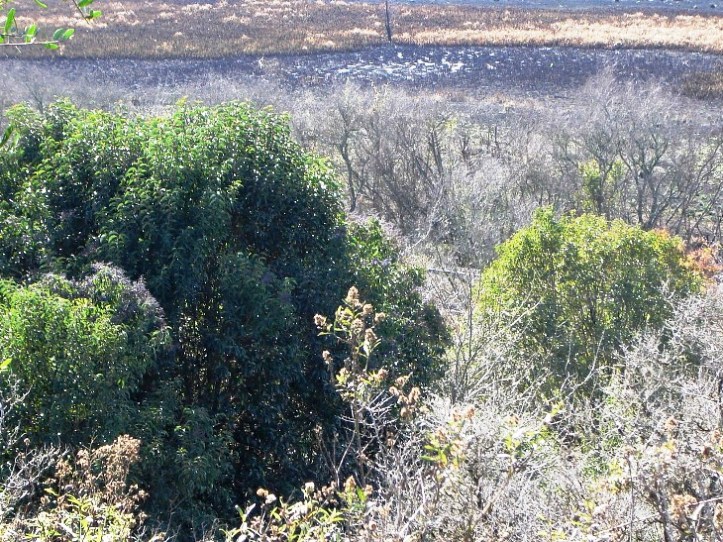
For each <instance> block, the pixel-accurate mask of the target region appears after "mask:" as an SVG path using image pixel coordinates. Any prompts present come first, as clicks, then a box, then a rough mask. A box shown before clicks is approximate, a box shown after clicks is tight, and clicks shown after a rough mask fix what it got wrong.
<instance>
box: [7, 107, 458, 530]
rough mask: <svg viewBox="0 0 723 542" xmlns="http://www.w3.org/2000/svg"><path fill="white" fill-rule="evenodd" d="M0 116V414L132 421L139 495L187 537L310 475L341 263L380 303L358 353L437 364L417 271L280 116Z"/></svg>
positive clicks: (219, 111) (329, 427)
mask: <svg viewBox="0 0 723 542" xmlns="http://www.w3.org/2000/svg"><path fill="white" fill-rule="evenodd" d="M9 117H10V119H11V122H12V124H13V126H14V129H15V132H14V134H15V137H16V140H15V141H14V143H13V144H12V146H10V147H7V148H4V149H3V153H2V156H1V157H0V163H1V165H0V191H1V192H2V203H0V219H1V220H2V224H3V228H2V233H1V234H0V273H2V275H3V276H4V277H5V279H4V282H3V283H2V290H1V291H2V297H1V299H0V301H1V303H0V305H1V306H2V308H1V309H0V310H1V311H2V314H3V323H2V339H0V356H1V357H2V359H8V360H9V367H10V375H11V377H12V380H13V382H15V384H16V385H17V387H18V389H20V390H28V392H27V393H28V394H27V396H26V397H25V398H24V400H23V401H22V404H21V405H18V407H17V408H16V409H14V410H13V417H12V418H11V420H15V421H16V423H17V424H18V426H19V427H21V428H22V429H21V431H22V432H23V434H24V435H26V436H27V437H28V438H29V439H30V441H31V444H30V445H32V446H36V447H37V446H41V445H56V446H57V445H61V446H67V445H89V444H91V443H93V444H94V445H99V444H110V443H112V442H113V441H114V439H116V438H117V437H119V436H120V435H130V436H131V437H133V438H136V439H138V440H139V441H140V452H139V458H140V459H139V460H138V461H137V463H136V464H135V466H134V467H133V469H134V470H133V472H134V473H135V478H134V479H136V480H140V481H142V485H143V487H144V488H145V489H147V490H149V494H150V500H149V501H147V502H146V509H147V510H151V511H153V512H154V513H155V514H156V517H168V516H169V515H170V518H171V522H170V523H171V525H176V526H181V525H182V526H184V529H187V530H189V531H187V532H186V535H189V536H190V532H191V530H192V529H193V528H200V526H201V525H203V524H204V523H207V524H208V523H211V522H213V521H214V520H215V518H217V517H223V516H224V515H226V516H228V514H229V513H232V512H233V506H234V505H235V504H237V503H239V502H241V501H243V500H244V499H247V498H249V497H251V496H252V495H253V492H255V490H256V488H257V487H259V486H261V485H263V486H265V487H270V488H273V489H274V490H277V491H283V492H288V491H290V490H291V489H292V488H294V487H298V486H299V484H301V483H302V482H305V481H308V480H313V479H318V478H325V477H326V476H327V475H328V471H327V470H325V469H326V467H327V465H326V463H325V460H324V457H323V455H322V453H321V451H322V449H323V446H324V445H325V443H327V441H328V440H329V439H330V438H332V435H335V434H336V433H337V430H336V429H337V428H336V425H337V424H338V414H339V411H340V409H341V408H342V402H341V401H340V400H339V398H338V396H337V393H336V391H335V389H334V386H333V385H332V384H330V382H329V380H328V377H327V374H328V369H327V367H326V366H325V364H324V361H323V359H322V357H321V355H320V353H321V347H320V345H321V342H320V341H321V339H319V338H317V337H316V334H317V331H316V329H315V327H314V324H313V316H314V315H315V314H316V313H317V312H326V313H333V310H334V308H335V307H336V303H337V300H338V299H339V298H341V297H343V294H342V292H345V291H346V290H347V289H348V288H349V287H350V286H351V285H352V284H358V285H359V287H361V288H364V291H368V292H370V295H369V298H370V299H369V300H370V302H373V303H374V304H375V305H376V306H377V307H378V308H379V310H381V311H384V312H387V313H388V314H389V318H387V319H386V320H385V322H384V323H383V324H382V325H381V326H380V327H381V328H383V330H385V332H386V333H389V334H390V336H393V337H395V340H392V341H389V342H388V343H387V344H386V345H385V347H384V348H380V351H379V354H378V356H377V357H378V360H379V361H378V362H379V363H383V364H384V366H385V367H387V369H388V370H389V371H390V372H391V373H392V374H396V375H397V376H401V375H407V374H412V378H413V379H414V381H415V382H416V383H417V384H418V385H421V386H431V385H433V383H434V381H435V379H436V378H437V377H438V376H439V375H440V374H441V371H442V366H441V358H442V354H443V352H444V346H445V341H446V331H445V327H444V325H443V323H442V321H441V318H440V316H439V314H438V313H437V312H436V310H435V309H434V308H433V307H432V306H431V305H428V304H426V303H425V302H423V300H422V299H421V297H420V295H419V293H418V291H417V290H418V287H419V286H420V285H421V284H422V281H423V274H422V273H421V272H420V271H419V270H415V269H408V268H406V267H404V266H402V264H401V263H400V261H399V259H398V256H397V253H396V250H395V248H394V246H393V245H392V244H391V243H390V242H389V241H388V240H387V239H386V238H385V237H384V236H383V235H382V233H381V230H380V228H379V227H378V226H377V225H374V224H370V225H364V224H353V223H349V222H347V220H346V219H345V217H344V214H343V212H342V209H341V204H340V200H339V197H338V189H337V185H336V181H335V179H334V176H333V174H332V173H331V170H330V169H329V167H328V165H327V164H326V163H325V162H324V161H322V160H320V159H318V158H316V157H313V156H311V155H309V154H307V153H305V152H303V151H302V150H301V149H300V147H299V146H298V145H296V144H295V143H294V142H293V141H292V139H291V137H290V135H289V130H288V127H287V122H286V119H284V118H280V117H278V116H277V115H275V114H273V113H271V112H269V111H265V110H264V111H261V110H256V109H254V108H253V107H251V106H249V105H246V104H241V103H230V104H226V105H223V106H219V107H212V108H210V107H202V106H196V105H193V106H190V105H179V107H178V108H177V109H176V111H175V112H174V113H173V114H172V115H170V116H164V117H147V118H146V117H132V116H124V115H121V114H111V113H106V112H100V111H88V110H83V109H79V108H77V107H75V106H74V105H72V104H70V103H69V102H63V101H61V102H57V103H54V104H53V105H52V106H50V107H48V108H47V110H46V111H45V113H44V114H42V115H41V114H37V113H34V112H33V111H31V110H30V109H29V108H27V107H22V106H21V107H18V108H15V109H13V110H11V111H10V112H9ZM326 348H329V349H330V350H331V351H332V353H335V352H336V350H338V349H339V348H341V346H340V345H336V344H331V345H328V346H327V347H326ZM339 359H343V358H342V357H341V356H339ZM3 386H4V387H5V384H3ZM16 453H17V450H16V449H14V448H12V447H11V448H8V449H6V450H4V452H3V457H4V459H5V460H8V461H11V460H12V457H13V455H14V454H16Z"/></svg>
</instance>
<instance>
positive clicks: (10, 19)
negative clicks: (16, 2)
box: [4, 8, 15, 36]
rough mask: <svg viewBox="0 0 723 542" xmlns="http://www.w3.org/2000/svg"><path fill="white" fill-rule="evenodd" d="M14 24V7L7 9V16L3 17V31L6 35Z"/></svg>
mask: <svg viewBox="0 0 723 542" xmlns="http://www.w3.org/2000/svg"><path fill="white" fill-rule="evenodd" d="M14 24H15V8H13V9H11V10H9V11H8V14H7V17H6V18H5V31H4V34H5V35H6V36H7V35H8V34H10V31H11V30H12V29H13V25H14Z"/></svg>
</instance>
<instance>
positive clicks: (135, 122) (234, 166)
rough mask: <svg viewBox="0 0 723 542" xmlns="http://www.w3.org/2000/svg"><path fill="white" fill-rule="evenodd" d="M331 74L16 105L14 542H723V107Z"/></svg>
mask: <svg viewBox="0 0 723 542" xmlns="http://www.w3.org/2000/svg"><path fill="white" fill-rule="evenodd" d="M216 83H217V82H214V85H213V90H212V91H211V90H210V87H209V88H201V89H200V90H199V92H214V93H216V94H215V96H216V97H218V96H220V95H222V94H224V93H223V92H220V91H219V90H218V89H219V87H218V85H217V84H216ZM227 83H228V82H227ZM247 90H248V89H245V88H244V89H241V90H239V89H238V88H236V91H237V92H244V93H245V92H246V91H247ZM256 90H257V91H258V92H260V93H261V94H265V93H264V92H261V91H260V90H259V89H258V88H256ZM261 90H267V89H266V88H264V89H261ZM169 92H171V91H169ZM331 92H332V93H333V94H329V95H326V94H322V91H314V92H308V93H306V94H304V93H299V94H293V95H289V96H287V95H286V94H284V95H283V96H282V95H281V94H279V95H277V96H276V97H273V96H272V98H271V99H273V100H276V101H277V103H279V104H281V107H283V108H284V109H289V110H292V111H293V116H292V118H291V121H292V129H289V128H288V127H287V124H286V121H287V120H288V119H285V118H284V119H280V118H279V117H277V116H275V115H274V114H272V113H270V112H269V111H265V110H264V111H256V110H254V109H253V108H251V107H249V106H246V105H242V104H228V105H222V106H219V107H200V106H195V105H194V106H188V105H184V104H182V105H180V106H174V107H173V108H172V111H171V113H170V114H169V115H165V116H159V117H151V116H133V115H129V114H127V113H123V114H118V113H108V112H99V111H94V112H89V111H84V110H79V109H77V108H75V107H73V106H71V105H70V104H68V103H66V102H59V103H51V104H49V103H47V102H43V101H42V100H43V99H44V98H43V96H40V97H39V98H40V101H39V102H38V106H39V107H38V108H39V109H41V110H42V112H41V113H34V112H33V111H32V110H31V109H29V108H27V107H24V108H20V109H16V110H14V111H13V112H11V113H10V115H11V118H12V119H13V121H14V124H15V125H16V133H17V134H18V136H19V140H18V141H17V142H16V143H15V144H14V146H12V147H9V148H6V149H5V150H4V151H3V154H2V158H1V160H2V163H1V164H0V166H1V167H0V188H1V189H2V191H3V192H2V195H3V199H2V203H1V204H0V212H1V213H2V220H3V228H2V230H1V231H0V253H1V255H2V259H1V260H0V267H1V268H2V274H3V281H2V282H1V283H0V284H2V286H1V287H0V301H1V303H0V305H1V310H2V315H1V316H2V317H3V318H2V322H0V330H2V335H1V336H0V348H1V350H0V360H6V361H3V362H2V363H0V373H1V374H2V376H0V378H2V382H3V385H2V386H0V445H1V447H0V449H3V450H7V452H6V453H5V454H4V455H3V457H2V459H3V464H2V473H1V474H2V478H1V479H2V480H3V484H4V485H3V486H2V488H1V490H0V517H1V518H2V521H1V522H0V539H2V538H4V539H7V540H17V539H21V538H22V537H26V538H31V539H33V538H35V539H40V540H43V539H45V540H53V541H58V540H63V541H64V540H68V541H69V540H76V539H92V538H93V537H95V538H102V537H103V536H106V537H107V538H108V537H110V538H112V539H114V540H115V539H117V540H133V539H137V540H145V541H148V540H162V539H171V540H173V539H182V538H188V539H193V540H205V541H210V540H221V539H226V540H232V541H234V542H236V541H242V540H245V541H249V540H257V541H265V542H276V541H280V540H305V541H307V540H322V539H323V540H339V541H341V540H349V541H355V542H361V541H376V540H390V541H399V542H402V541H404V542H409V541H412V540H433V541H436V540H438V541H445V542H446V541H449V540H516V541H525V540H541V541H545V540H549V541H561V540H571V541H578V540H583V539H584V540H590V541H596V542H603V541H605V542H610V541H616V542H617V541H620V542H623V541H625V542H628V541H630V540H665V541H666V542H673V541H676V542H682V541H686V542H687V541H694V540H717V539H720V538H721V537H722V536H723V490H722V489H721V484H720V469H721V465H723V441H722V440H721V436H720V431H721V428H722V427H723V425H722V422H721V408H720V405H721V390H723V386H722V385H721V382H722V381H723V380H722V379H723V377H722V373H721V369H720V363H719V359H720V356H721V354H722V353H723V349H722V348H723V347H721V345H723V337H722V335H721V329H723V327H721V317H720V315H721V314H723V312H721V308H722V307H723V295H721V291H720V288H719V287H717V286H716V285H715V278H716V274H717V273H719V272H720V266H719V265H718V264H717V263H716V255H717V246H716V244H715V242H716V241H718V240H719V237H720V223H721V216H722V215H721V213H720V202H721V199H720V198H721V194H722V193H723V192H721V189H720V188H721V186H723V184H722V183H723V176H722V174H723V170H722V164H723V153H722V152H721V148H722V147H721V145H720V137H719V122H718V121H716V120H715V119H713V120H710V119H707V120H706V119H703V117H702V114H701V116H693V117H690V118H695V119H696V122H695V123H690V122H687V120H686V115H690V114H691V112H690V110H688V111H685V110H683V109H682V107H683V105H684V104H683V103H682V102H680V101H676V99H675V98H674V97H671V96H669V95H667V94H664V93H662V92H661V91H659V90H656V89H653V88H648V87H645V88H634V87H625V86H621V85H618V84H616V83H614V82H613V81H610V80H609V79H607V78H606V77H601V78H599V79H598V80H596V81H595V82H594V83H593V84H591V85H589V86H588V87H587V88H584V89H581V90H580V97H579V99H578V100H576V101H572V102H571V103H570V104H569V108H566V110H565V113H564V114H562V113H558V112H550V113H549V114H547V115H546V114H545V113H543V112H539V111H531V110H517V109H516V106H510V110H509V111H508V110H507V109H505V111H504V112H502V106H500V107H497V108H496V106H495V105H489V104H487V105H484V104H483V105H480V106H479V107H472V105H471V104H470V102H457V103H452V104H450V103H446V102H444V101H441V100H438V99H434V98H433V97H430V96H427V97H424V98H411V97H410V96H409V95H407V94H404V93H400V92H396V91H392V90H389V89H387V90H384V91H382V92H372V91H366V90H364V89H359V88H355V87H353V86H346V87H344V88H343V89H332V91H331ZM162 93H163V91H159V95H158V97H157V98H158V99H159V100H161V98H162V99H163V100H165V99H166V97H167V96H165V95H163V96H161V94H162ZM259 95H260V94H259ZM320 96H323V97H321V98H320ZM264 99H266V98H264ZM320 104H321V105H322V106H323V107H320ZM155 105H164V104H161V103H160V102H158V103H156V104H155ZM506 107H507V106H505V108H506ZM291 130H293V133H294V134H295V137H298V138H299V139H300V141H301V145H303V146H305V147H306V148H307V149H315V150H317V151H319V152H323V153H325V154H328V155H330V156H331V158H332V163H333V164H334V165H335V166H336V169H337V171H338V175H339V177H338V179H339V180H338V181H337V180H336V178H335V177H334V175H333V173H332V170H331V168H330V166H329V165H328V164H327V163H325V162H323V161H321V160H318V159H316V158H314V157H313V156H311V155H308V154H306V153H305V152H302V150H301V147H300V146H297V145H296V144H294V143H292V141H291V139H292V138H291V135H290V131H291ZM337 183H338V184H337ZM345 196H347V197H348V198H349V199H347V200H345V199H344V197H345ZM347 202H348V203H349V207H351V208H354V211H355V213H358V214H362V215H363V214H372V215H376V216H379V217H381V220H382V225H380V224H378V223H376V222H372V223H356V222H352V221H350V220H349V219H347V218H346V217H345V216H344V211H343V207H344V204H345V203H347ZM540 207H544V208H543V209H542V210H539V208H540ZM536 209H538V210H536ZM383 230H384V231H386V232H389V231H392V232H395V233H396V235H397V240H398V241H399V245H401V247H402V249H403V250H404V252H405V258H404V259H405V261H407V262H408V261H416V262H421V263H422V264H423V265H424V266H425V267H427V268H429V271H428V273H427V274H426V276H425V274H424V273H423V272H422V271H421V270H419V269H414V268H409V267H406V266H404V265H402V258H401V257H400V256H399V250H398V247H397V246H395V244H394V243H391V242H390V241H389V240H387V239H386V238H385V235H384V234H383ZM675 235H680V236H681V238H678V237H676V236H675ZM500 242H502V244H501V245H500V246H499V248H498V250H497V251H496V252H495V251H494V249H493V247H494V246H495V245H496V244H498V243H500ZM686 242H687V243H688V244H687V245H686V244H684V243H686ZM490 262H491V263H490ZM352 285H354V286H356V287H355V288H350V287H351V286H352ZM357 288H358V289H357ZM340 299H342V302H341V304H339V300H340ZM427 299H434V300H435V301H436V302H437V306H440V307H442V309H443V310H444V314H445V316H446V319H445V321H444V323H446V324H448V325H449V329H450V332H447V331H446V329H445V326H444V325H443V321H442V319H441V317H440V315H439V313H438V312H437V310H436V309H435V308H434V306H432V305H431V304H427V303H425V302H424V300H427ZM25 315H27V318H26V316H25ZM109 383H112V384H113V385H112V386H111V387H109V388H108V389H106V387H105V386H106V385H107V384H109ZM96 385H98V386H100V387H99V388H97V387H96ZM58 433H60V435H61V437H60V438H59V437H58ZM59 445H60V446H59ZM71 445H72V446H71ZM136 484H141V485H140V487H139V486H137V485H136ZM234 504H237V505H239V506H240V508H239V510H238V513H237V514H232V515H231V516H229V515H228V512H229V511H230V510H232V506H233V505H234ZM224 512H225V515H224ZM145 514H151V517H150V518H147V517H146V515H145ZM144 529H145V530H144ZM159 529H161V530H168V529H171V531H170V532H167V533H165V534H163V533H161V532H160V530H159ZM173 529H175V531H174V530H173Z"/></svg>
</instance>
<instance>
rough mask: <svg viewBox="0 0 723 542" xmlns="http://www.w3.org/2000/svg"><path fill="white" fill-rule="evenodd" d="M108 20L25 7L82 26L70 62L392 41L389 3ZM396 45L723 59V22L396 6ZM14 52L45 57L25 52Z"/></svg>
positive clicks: (270, 1) (304, 3) (138, 1)
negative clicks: (677, 53)
mask: <svg viewBox="0 0 723 542" xmlns="http://www.w3.org/2000/svg"><path fill="white" fill-rule="evenodd" d="M98 6H99V7H100V8H102V9H103V11H104V16H103V18H102V19H101V20H100V21H96V22H93V23H92V24H91V25H85V24H83V23H80V24H78V20H77V18H76V17H74V14H73V12H72V11H71V10H70V9H69V8H68V6H67V5H65V4H63V3H61V4H60V5H59V6H57V7H54V8H50V9H49V10H43V11H27V10H26V11H24V12H23V15H24V18H21V19H20V23H21V24H29V23H30V21H31V20H33V21H36V22H38V23H40V24H42V25H43V26H44V27H45V28H54V27H58V26H75V27H77V28H78V31H77V33H76V37H75V38H74V40H73V41H74V43H73V46H72V47H66V48H65V50H64V51H63V52H62V54H63V55H65V56H68V57H92V58H112V57H133V58H220V57H227V56H232V55H239V54H254V55H272V54H284V53H291V52H294V53H298V52H308V53H315V52H326V51H348V50H354V49H359V48H363V47H367V46H373V45H381V44H384V43H385V42H386V40H387V38H386V33H385V30H384V7H383V3H382V2H370V3H362V2H353V3H351V2H344V1H339V0H318V1H313V0H249V1H233V0H231V1H228V0H221V1H220V2H216V3H213V4H211V3H179V2H173V1H165V2H164V1H162V0H151V1H143V0H123V1H122V2H121V1H111V2H102V1H99V2H98ZM392 27H393V33H394V35H393V40H394V41H395V42H396V43H399V44H418V45H499V46H503V45H530V46H560V45H562V46H576V47H631V48H672V49H680V50H688V51H704V52H714V53H723V16H721V15H717V14H706V15H691V14H689V13H677V12H671V11H667V12H661V13H655V12H653V11H645V12H635V11H627V10H614V11H613V10H608V11H605V10H587V11H586V10H575V11H565V10H542V9H535V10H522V9H503V8H498V9H492V8H477V7H473V6H449V5H395V4H394V2H392ZM4 53H6V54H7V55H10V56H23V57H26V56H33V55H45V54H46V53H45V52H43V51H37V50H36V51H33V50H32V48H26V49H24V50H23V51H12V50H5V51H4Z"/></svg>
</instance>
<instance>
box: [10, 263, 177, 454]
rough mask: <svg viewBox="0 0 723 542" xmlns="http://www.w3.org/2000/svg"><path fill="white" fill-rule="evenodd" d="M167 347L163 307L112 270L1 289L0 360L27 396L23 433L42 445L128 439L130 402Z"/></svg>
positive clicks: (46, 278)
mask: <svg viewBox="0 0 723 542" xmlns="http://www.w3.org/2000/svg"><path fill="white" fill-rule="evenodd" d="M166 342H167V330H166V327H165V323H164V321H163V317H162V311H161V310H160V307H159V306H158V304H157V303H156V302H155V301H154V300H153V298H152V297H150V295H149V294H148V292H147V291H146V290H145V288H144V287H143V285H142V284H132V283H130V282H129V281H127V280H126V279H125V278H124V277H123V276H122V275H121V274H120V273H118V272H117V271H115V270H113V269H111V268H108V267H104V266H98V267H97V268H96V270H95V272H94V274H93V275H91V276H89V277H88V278H87V279H85V280H83V281H80V282H74V281H69V280H66V279H63V278H60V277H56V276H52V275H49V276H46V277H43V279H42V280H41V281H39V282H37V283H35V284H32V285H30V286H28V287H20V286H17V285H16V284H14V283H12V282H10V281H3V282H2V283H0V357H2V359H9V360H10V362H11V368H12V371H13V373H14V375H15V376H16V377H17V378H18V379H19V384H20V385H21V387H22V388H23V389H27V390H28V395H27V397H26V398H25V401H24V404H23V411H24V412H23V415H22V416H23V418H24V419H23V423H22V427H23V429H24V432H25V433H26V434H27V435H30V436H34V437H36V438H38V439H45V440H51V441H52V440H54V439H56V438H57V437H58V435H61V436H62V440H63V442H65V443H67V444H77V443H79V442H83V441H84V440H87V438H88V436H89V435H91V436H93V437H97V438H102V439H108V438H112V437H115V436H116V435H118V434H120V433H121V432H123V431H128V430H129V426H128V424H129V421H130V420H132V419H133V418H134V417H135V414H134V411H135V408H136V405H135V404H134V402H133V400H132V397H133V395H134V394H135V393H137V391H138V389H139V387H140V385H141V379H142V377H143V375H144V374H146V373H148V372H149V370H150V369H151V367H152V365H153V363H154V361H155V359H156V358H157V357H160V356H157V355H158V354H161V353H162V351H163V349H164V347H165V346H166Z"/></svg>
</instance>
